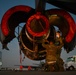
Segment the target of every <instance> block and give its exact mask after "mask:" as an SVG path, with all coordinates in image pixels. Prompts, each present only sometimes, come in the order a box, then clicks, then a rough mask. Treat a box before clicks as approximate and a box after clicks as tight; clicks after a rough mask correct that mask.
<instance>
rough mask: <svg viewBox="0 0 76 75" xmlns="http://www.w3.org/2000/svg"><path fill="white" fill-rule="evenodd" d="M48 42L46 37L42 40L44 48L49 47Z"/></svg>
mask: <svg viewBox="0 0 76 75" xmlns="http://www.w3.org/2000/svg"><path fill="white" fill-rule="evenodd" d="M46 43H47V44H46ZM48 44H49V41H48V40H46V39H44V40H43V42H42V46H43V47H44V48H47V47H48Z"/></svg>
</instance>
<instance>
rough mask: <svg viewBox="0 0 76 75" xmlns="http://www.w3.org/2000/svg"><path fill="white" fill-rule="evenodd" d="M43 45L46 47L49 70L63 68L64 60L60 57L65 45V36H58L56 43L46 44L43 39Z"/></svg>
mask: <svg viewBox="0 0 76 75" xmlns="http://www.w3.org/2000/svg"><path fill="white" fill-rule="evenodd" d="M42 46H43V47H44V48H46V58H45V61H46V66H45V68H46V67H47V71H61V70H64V69H63V60H62V59H61V58H60V54H61V48H62V46H63V38H62V37H59V38H56V40H55V43H51V44H49V43H48V44H45V41H43V43H42Z"/></svg>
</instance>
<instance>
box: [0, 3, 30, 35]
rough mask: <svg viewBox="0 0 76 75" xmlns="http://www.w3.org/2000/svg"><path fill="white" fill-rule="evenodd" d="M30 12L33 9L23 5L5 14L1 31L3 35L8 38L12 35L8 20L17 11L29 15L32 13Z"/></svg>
mask: <svg viewBox="0 0 76 75" xmlns="http://www.w3.org/2000/svg"><path fill="white" fill-rule="evenodd" d="M30 10H31V7H28V6H23V5H20V6H15V7H13V8H11V9H9V10H8V11H7V12H6V13H5V14H4V16H3V18H2V22H1V29H2V32H3V34H4V35H5V36H8V35H9V33H10V29H9V27H8V19H9V18H10V17H11V15H12V14H14V13H15V12H17V11H24V12H26V13H28V12H30Z"/></svg>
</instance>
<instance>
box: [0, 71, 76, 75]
mask: <svg viewBox="0 0 76 75" xmlns="http://www.w3.org/2000/svg"><path fill="white" fill-rule="evenodd" d="M0 75H76V71H65V72H43V71H17V72H16V71H0Z"/></svg>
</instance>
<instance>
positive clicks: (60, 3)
mask: <svg viewBox="0 0 76 75" xmlns="http://www.w3.org/2000/svg"><path fill="white" fill-rule="evenodd" d="M46 1H47V3H50V4H52V5H54V6H57V7H59V8H62V9H64V10H66V11H69V12H71V13H73V14H76V8H75V7H76V0H46Z"/></svg>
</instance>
